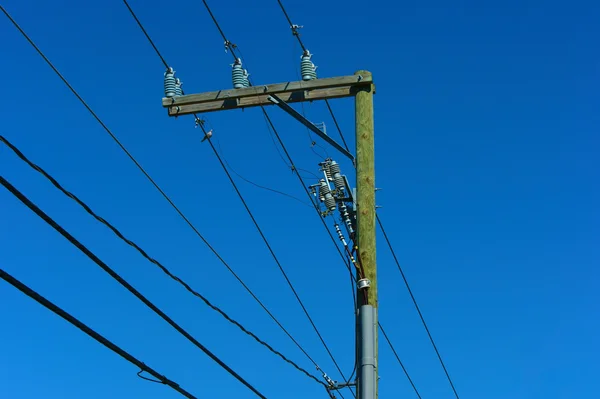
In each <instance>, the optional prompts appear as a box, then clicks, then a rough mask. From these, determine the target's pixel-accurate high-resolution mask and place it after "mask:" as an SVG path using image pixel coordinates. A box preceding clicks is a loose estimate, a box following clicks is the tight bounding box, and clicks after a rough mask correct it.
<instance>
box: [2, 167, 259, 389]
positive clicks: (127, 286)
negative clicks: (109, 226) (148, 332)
mask: <svg viewBox="0 0 600 399" xmlns="http://www.w3.org/2000/svg"><path fill="white" fill-rule="evenodd" d="M0 184H1V185H2V186H4V188H6V189H7V190H8V191H9V192H10V193H11V194H13V195H14V196H15V197H17V199H18V200H19V201H21V202H22V203H23V204H24V205H25V206H27V207H28V208H29V209H30V210H31V211H32V212H34V213H35V214H36V215H37V216H38V217H40V218H41V219H42V220H44V222H46V223H47V224H48V225H50V226H51V227H52V228H53V229H54V230H56V231H57V232H58V233H60V235H62V236H63V237H64V238H66V239H67V240H68V241H69V242H70V243H71V244H72V245H73V246H75V247H76V248H77V249H79V250H80V251H81V252H82V253H83V254H85V255H86V256H87V257H88V258H90V260H92V261H93V262H94V263H95V264H97V265H98V266H99V267H100V268H101V269H102V270H104V271H105V272H106V273H107V274H109V275H110V276H111V277H112V278H113V279H114V280H116V281H117V282H118V283H119V284H121V285H122V286H123V287H124V288H125V289H126V290H127V291H129V292H130V293H131V294H133V295H134V296H135V297H136V298H138V299H139V300H140V301H141V302H142V303H144V305H146V306H147V307H148V308H150V309H151V310H152V311H153V312H154V313H156V314H157V315H159V316H160V317H161V318H162V319H163V320H165V321H166V322H167V323H168V324H169V325H170V326H171V327H173V328H174V329H175V330H176V331H177V332H179V333H180V334H181V335H183V336H184V337H185V338H187V339H188V341H190V342H191V343H192V344H194V345H195V346H196V347H197V348H198V349H200V350H201V351H202V352H204V354H206V355H207V356H208V357H209V358H211V359H212V360H213V361H214V362H216V363H217V364H218V365H219V366H221V367H222V368H223V369H224V370H225V371H227V372H228V373H229V374H230V375H231V376H233V377H234V378H235V379H236V380H238V381H239V382H241V383H242V384H243V385H245V386H246V387H247V388H248V389H250V390H251V391H252V392H254V394H256V395H257V396H258V397H260V398H263V399H266V397H265V396H264V395H263V394H261V393H260V392H259V391H258V390H257V389H256V388H254V386H252V385H251V384H250V383H249V382H247V381H246V380H245V379H244V378H242V377H241V376H240V375H239V374H238V373H236V372H235V371H234V370H233V369H232V368H231V367H229V366H228V365H227V364H225V363H224V362H223V361H222V360H221V359H219V358H218V357H217V356H216V355H215V354H213V353H212V352H211V351H210V350H209V349H208V348H206V347H205V346H204V345H202V344H201V343H200V342H199V341H198V340H197V339H196V338H194V337H193V336H192V335H191V334H190V333H188V332H187V331H186V330H185V329H183V328H182V327H181V326H180V325H179V324H177V323H176V322H175V321H174V320H173V319H171V318H170V317H169V316H167V315H166V314H165V313H164V312H163V311H162V310H160V309H159V308H158V307H157V306H156V305H155V304H154V303H152V302H151V301H150V300H148V299H147V298H146V297H145V296H144V295H142V294H141V293H140V292H139V291H138V290H136V289H135V288H134V287H133V286H132V285H131V284H129V283H128V282H127V281H126V280H125V279H123V278H122V277H121V276H120V275H119V274H118V273H117V272H115V271H114V270H113V269H112V268H110V267H109V266H108V265H107V264H106V263H104V262H103V261H102V260H101V259H100V258H98V257H97V256H96V255H95V254H94V253H92V251H90V250H89V249H88V248H87V247H86V246H84V245H83V244H82V243H81V242H80V241H78V240H77V239H76V238H75V237H73V236H72V235H71V234H70V233H69V232H68V231H66V230H65V229H64V228H63V227H62V226H60V225H59V224H58V223H56V222H55V221H54V220H53V219H52V218H51V217H50V216H48V215H47V214H46V213H45V212H44V211H42V210H41V209H40V208H39V207H38V206H37V205H35V204H34V203H33V202H32V201H31V200H30V199H29V198H27V197H26V196H25V195H24V194H23V193H21V192H20V191H19V190H17V189H16V188H15V187H14V186H13V185H12V184H11V183H9V182H8V181H7V180H6V179H5V178H3V177H2V176H0Z"/></svg>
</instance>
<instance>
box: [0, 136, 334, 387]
mask: <svg viewBox="0 0 600 399" xmlns="http://www.w3.org/2000/svg"><path fill="white" fill-rule="evenodd" d="M0 142H2V143H4V144H5V145H6V146H7V147H8V148H10V149H11V150H12V151H13V152H14V153H15V154H16V155H17V156H18V157H19V158H20V159H21V160H22V161H23V162H25V163H26V164H27V165H29V167H31V168H32V169H33V170H35V171H36V172H38V173H40V174H41V175H42V176H44V177H45V178H46V179H47V180H48V181H50V183H52V185H53V186H54V187H56V188H57V189H58V190H60V191H61V192H62V193H63V194H64V195H66V196H67V197H68V198H70V199H72V200H73V201H75V202H76V203H77V204H78V205H79V206H81V207H82V208H83V209H84V210H85V211H86V212H87V213H88V214H89V215H91V216H92V217H93V218H94V219H96V220H97V221H99V222H100V223H102V224H103V225H105V226H106V227H108V228H109V229H110V230H111V231H112V232H113V233H114V234H115V235H116V236H117V237H118V238H120V239H121V240H122V241H124V242H125V243H126V244H127V245H129V246H131V247H132V248H134V249H136V250H137V251H138V252H139V253H140V254H141V255H142V256H143V257H144V258H145V259H146V260H148V261H149V262H151V263H153V264H154V265H156V266H158V267H159V268H160V269H161V270H162V272H163V273H165V274H166V275H167V276H168V277H170V278H171V279H173V280H174V281H176V282H177V283H179V284H180V285H182V286H183V287H184V288H185V289H186V290H187V291H188V292H190V293H191V294H192V295H194V296H196V297H198V298H200V299H201V300H202V301H203V302H204V303H205V304H206V305H207V306H208V307H210V308H211V309H213V310H214V311H216V312H218V313H219V314H220V315H221V316H223V317H224V318H225V319H226V320H227V321H229V322H230V323H232V324H234V325H235V326H236V327H238V328H239V329H240V330H242V331H243V332H244V333H246V334H247V335H249V336H251V337H252V338H254V340H256V341H257V342H258V343H259V344H261V345H263V346H264V347H266V348H267V349H268V350H270V351H271V352H272V353H273V354H275V355H277V356H279V357H280V358H281V359H283V360H284V361H286V362H287V363H289V364H290V365H292V366H293V367H295V368H296V369H297V370H298V371H300V372H302V373H304V374H305V375H306V376H308V377H309V378H312V379H313V380H315V381H316V382H318V383H319V384H322V385H325V386H327V385H326V384H324V383H323V382H322V381H321V380H319V379H318V378H317V377H315V376H314V375H312V374H310V373H309V372H308V371H306V370H305V369H303V368H302V367H300V366H298V365H297V364H296V363H295V362H293V361H292V360H290V359H288V358H287V357H286V356H285V355H283V354H282V353H281V352H279V351H277V350H276V349H274V348H273V347H271V345H269V344H268V343H267V342H265V341H263V340H261V339H260V338H259V337H258V336H256V335H255V334H254V333H252V332H251V331H249V330H248V329H246V328H245V327H244V326H243V325H242V324H240V323H239V322H237V321H236V320H234V319H233V318H231V317H230V316H229V315H228V314H227V313H225V312H224V311H223V310H221V309H220V308H219V307H217V306H216V305H213V304H212V303H211V302H210V301H209V300H208V299H207V298H206V297H204V296H203V295H202V294H200V293H199V292H197V291H195V290H194V289H193V288H192V287H191V286H190V285H189V284H188V283H186V282H185V281H183V280H182V279H181V278H179V277H177V276H176V275H174V274H173V273H171V271H169V269H167V268H166V267H165V266H164V265H163V264H161V263H160V262H159V261H157V260H156V259H154V258H152V257H151V256H150V255H148V254H147V253H146V251H144V250H143V249H142V248H141V247H140V246H139V245H137V244H136V243H135V242H133V241H131V240H130V239H128V238H126V237H125V236H124V235H123V234H122V233H121V232H120V231H119V230H118V229H117V228H116V227H114V226H113V225H112V224H111V223H110V222H108V221H107V220H106V219H104V218H103V217H101V216H99V215H98V214H97V213H95V212H94V211H93V210H92V209H91V208H90V207H89V206H88V205H87V204H86V203H84V202H83V201H82V200H81V199H79V197H77V196H76V195H75V194H73V193H71V192H70V191H68V190H66V189H65V188H64V187H63V186H62V185H61V184H60V183H59V182H58V181H57V180H56V179H55V178H54V177H52V176H51V175H50V174H48V173H47V172H46V171H45V170H44V169H42V168H41V167H40V166H38V165H36V164H34V163H33V162H31V161H30V160H29V159H28V158H27V157H26V156H25V155H24V154H23V153H22V152H21V151H20V150H19V149H18V148H16V147H15V146H14V145H13V144H12V143H10V142H9V141H8V140H7V139H6V138H5V137H3V136H1V135H0Z"/></svg>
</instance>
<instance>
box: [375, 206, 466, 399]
mask: <svg viewBox="0 0 600 399" xmlns="http://www.w3.org/2000/svg"><path fill="white" fill-rule="evenodd" d="M377 224H379V228H380V229H381V232H382V233H383V238H384V239H385V241H386V243H387V245H388V247H389V248H390V252H391V253H392V257H393V258H394V262H395V263H396V266H397V267H398V271H399V272H400V275H401V276H402V280H403V281H404V285H405V286H406V289H407V290H408V294H409V295H410V299H411V300H412V303H413V305H414V306H415V309H416V310H417V313H418V314H419V318H420V319H421V323H423V327H425V331H426V332H427V336H428V337H429V341H430V342H431V346H433V350H434V351H435V354H436V355H437V358H438V360H439V362H440V364H441V365H442V369H443V370H444V373H445V374H446V378H447V379H448V382H449V383H450V387H451V388H452V392H454V396H455V397H456V399H460V397H459V396H458V392H457V391H456V388H455V387H454V382H453V381H452V378H451V377H450V373H449V372H448V369H447V368H446V364H445V363H444V360H443V359H442V355H441V354H440V351H439V350H438V347H437V345H436V344H435V341H434V339H433V336H432V335H431V332H430V331H429V327H428V326H427V322H426V321H425V317H424V316H423V313H422V312H421V308H419V304H418V303H417V299H416V298H415V295H414V294H413V292H412V289H411V288H410V284H409V283H408V279H407V278H406V275H405V274H404V270H402V266H400V262H399V261H398V257H397V256H396V251H394V248H393V247H392V243H391V241H390V239H389V237H388V235H387V233H386V231H385V228H384V227H383V224H382V223H381V219H380V218H379V215H377Z"/></svg>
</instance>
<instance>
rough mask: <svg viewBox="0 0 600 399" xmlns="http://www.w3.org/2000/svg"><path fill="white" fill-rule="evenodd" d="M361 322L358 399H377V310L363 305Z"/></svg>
mask: <svg viewBox="0 0 600 399" xmlns="http://www.w3.org/2000/svg"><path fill="white" fill-rule="evenodd" d="M358 317H359V320H360V349H359V360H360V363H359V367H360V368H359V378H358V393H359V395H358V398H359V399H375V395H376V389H375V382H376V371H377V360H376V359H375V327H376V325H375V324H376V323H375V308H373V306H371V305H362V306H361V307H360V308H359V310H358Z"/></svg>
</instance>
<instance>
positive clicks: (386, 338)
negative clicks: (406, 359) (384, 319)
mask: <svg viewBox="0 0 600 399" xmlns="http://www.w3.org/2000/svg"><path fill="white" fill-rule="evenodd" d="M379 330H381V333H382V334H383V337H384V338H385V340H386V342H387V343H388V345H389V347H390V349H391V350H392V352H393V353H394V356H395V357H396V360H397V361H398V363H399V364H400V367H402V370H403V371H404V374H405V375H406V378H408V382H409V383H410V385H411V386H412V388H413V390H414V391H415V393H416V394H417V397H418V398H419V399H421V394H420V393H419V390H418V389H417V387H416V386H415V383H414V382H413V380H412V378H410V375H409V374H408V370H406V367H404V363H402V360H400V356H398V352H396V348H394V345H393V344H392V341H390V338H389V337H388V335H387V334H386V332H385V330H384V329H383V326H382V325H381V323H379Z"/></svg>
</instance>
